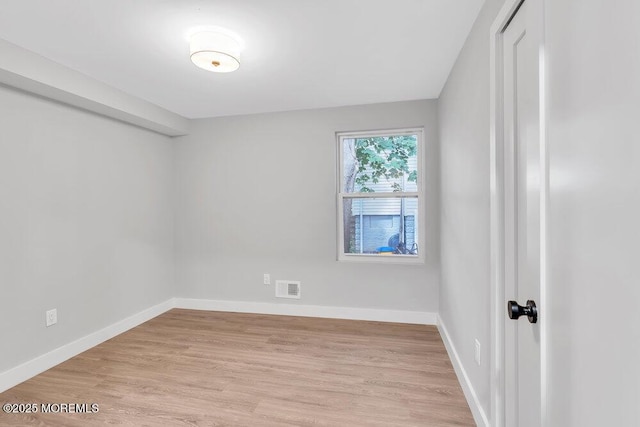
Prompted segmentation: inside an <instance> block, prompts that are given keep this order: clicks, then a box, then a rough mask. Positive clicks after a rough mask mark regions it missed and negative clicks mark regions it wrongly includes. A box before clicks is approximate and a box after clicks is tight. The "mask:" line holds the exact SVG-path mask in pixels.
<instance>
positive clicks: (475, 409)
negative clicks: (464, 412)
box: [437, 316, 490, 427]
mask: <svg viewBox="0 0 640 427" xmlns="http://www.w3.org/2000/svg"><path fill="white" fill-rule="evenodd" d="M437 320H438V330H439V331H440V336H442V341H443V342H444V346H445V347H446V349H447V353H448V354H449V359H451V363H452V364H453V369H455V371H456V375H457V376H458V381H459V382H460V385H461V386H462V391H463V392H464V397H465V398H466V399H467V403H468V404H469V408H470V409H471V414H472V415H473V419H474V420H475V422H476V424H477V425H478V426H482V427H489V426H490V424H489V418H487V414H486V413H485V411H484V409H483V408H482V405H480V400H479V399H478V395H477V394H476V392H475V390H474V388H473V385H472V384H471V381H470V380H469V376H468V375H467V372H466V371H465V369H464V366H463V365H462V361H461V360H460V356H459V355H458V352H457V351H456V348H455V347H454V345H453V342H452V341H451V337H450V336H449V333H448V332H447V328H446V326H445V325H444V323H443V322H442V318H441V317H440V316H437Z"/></svg>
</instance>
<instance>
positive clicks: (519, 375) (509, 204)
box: [502, 0, 543, 427]
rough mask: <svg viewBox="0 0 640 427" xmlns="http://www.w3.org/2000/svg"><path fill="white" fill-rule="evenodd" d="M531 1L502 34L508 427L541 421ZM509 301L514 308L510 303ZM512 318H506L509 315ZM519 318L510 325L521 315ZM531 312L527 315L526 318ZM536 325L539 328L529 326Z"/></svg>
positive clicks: (535, 80) (535, 99)
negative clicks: (534, 305)
mask: <svg viewBox="0 0 640 427" xmlns="http://www.w3.org/2000/svg"><path fill="white" fill-rule="evenodd" d="M535 1H536V0H526V1H524V2H523V3H522V5H521V6H520V8H519V9H518V11H517V12H516V14H515V16H514V17H513V19H512V20H511V22H510V23H509V24H508V26H507V27H506V29H505V30H504V32H503V38H502V40H503V45H502V46H503V49H502V55H503V57H502V59H503V60H502V64H503V70H502V71H503V74H502V76H503V96H504V98H503V114H504V116H503V124H504V129H503V135H504V139H503V150H504V151H503V156H504V162H503V165H504V170H503V177H504V182H503V186H502V188H503V189H504V195H503V196H504V198H503V200H504V227H505V228H504V234H503V235H504V287H505V288H504V296H505V301H504V306H505V311H504V316H505V320H504V333H505V336H504V346H505V347H504V350H505V352H504V357H505V366H504V367H505V372H504V378H505V396H504V399H505V418H504V420H505V426H507V427H534V426H535V427H538V426H540V423H541V412H540V409H541V397H540V390H541V387H540V386H541V383H540V378H541V376H540V373H541V372H540V323H539V321H538V320H537V319H536V318H535V317H536V316H534V312H535V311H538V313H537V314H539V315H542V314H543V310H541V309H540V307H537V308H533V307H532V306H531V305H530V306H529V307H527V308H526V309H523V308H519V307H518V306H516V305H514V301H515V302H517V303H519V304H520V305H521V306H526V304H527V301H528V300H531V301H533V302H534V303H535V302H539V301H540V280H541V273H540V272H541V262H540V261H541V253H540V250H541V222H540V220H541V218H542V217H541V214H540V208H541V205H540V201H541V198H540V195H541V185H540V183H541V179H540V177H541V175H540V164H541V163H540V158H541V154H540V153H541V152H540V148H541V145H540V113H539V106H540V102H539V98H540V96H539V69H538V67H539V52H538V37H537V34H535V31H536V30H537V28H536V25H535V21H533V16H532V15H533V10H532V8H533V7H534V6H535V5H534V4H528V3H532V2H535ZM508 301H512V302H511V306H509V305H508ZM509 311H510V312H511V316H508V314H507V313H508V312H509ZM523 313H524V315H523V316H522V317H520V318H519V319H516V318H514V319H510V318H509V317H516V316H517V315H518V314H523ZM527 314H529V316H527ZM533 321H536V323H533Z"/></svg>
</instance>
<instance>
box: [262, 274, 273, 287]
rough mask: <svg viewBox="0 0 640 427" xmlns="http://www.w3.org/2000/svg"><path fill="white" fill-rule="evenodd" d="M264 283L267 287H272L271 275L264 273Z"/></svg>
mask: <svg viewBox="0 0 640 427" xmlns="http://www.w3.org/2000/svg"><path fill="white" fill-rule="evenodd" d="M263 283H264V284H265V285H270V284H271V275H270V274H269V273H264V280H263Z"/></svg>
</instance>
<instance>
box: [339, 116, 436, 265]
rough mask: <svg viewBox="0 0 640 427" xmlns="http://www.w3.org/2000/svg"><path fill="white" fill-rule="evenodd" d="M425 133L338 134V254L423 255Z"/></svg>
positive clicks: (405, 258) (399, 258)
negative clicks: (423, 155)
mask: <svg viewBox="0 0 640 427" xmlns="http://www.w3.org/2000/svg"><path fill="white" fill-rule="evenodd" d="M422 134H423V132H422V129H402V130H391V131H376V132H344V133H338V134H337V139H338V164H339V167H338V173H339V176H338V259H339V260H341V261H346V260H348V261H376V262H422V261H423V254H422V248H421V247H420V245H421V244H422V238H421V232H422V230H423V229H424V227H422V225H421V218H422V216H423V209H422V203H423V199H424V195H423V191H424V185H423V182H422V180H423V174H422V168H421V163H422V162H421V160H420V159H421V157H422V145H423V143H422Z"/></svg>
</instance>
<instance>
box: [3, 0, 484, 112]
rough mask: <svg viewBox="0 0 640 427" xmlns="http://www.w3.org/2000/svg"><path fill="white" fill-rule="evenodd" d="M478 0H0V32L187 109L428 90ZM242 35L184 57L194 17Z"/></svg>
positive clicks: (442, 77) (418, 94)
mask: <svg viewBox="0 0 640 427" xmlns="http://www.w3.org/2000/svg"><path fill="white" fill-rule="evenodd" d="M483 2H484V0H91V1H89V0H0V38H2V39H5V40H7V41H9V42H11V43H14V44H16V45H18V46H21V47H23V48H25V49H28V50H31V51H33V52H36V53H38V54H40V55H43V56H45V57H47V58H49V59H51V60H54V61H56V62H58V63H61V64H63V65H66V66H68V67H70V68H72V69H75V70H77V71H80V72H82V73H84V74H87V75H89V76H91V77H93V78H95V79H97V80H100V81H102V82H105V83H107V84H109V85H111V86H113V87H116V88H118V89H121V90H123V91H125V92H127V93H129V94H131V95H134V96H137V97H139V98H142V99H145V100H147V101H150V102H152V103H154V104H157V105H159V106H161V107H164V108H166V109H168V110H170V111H173V112H175V113H178V114H180V115H183V116H185V117H188V118H201V117H214V116H225V115H234V114H249V113H260V112H268V111H286V110H297V109H306V108H318V107H334V106H341V105H357V104H368V103H375V102H390V101H402V100H411V99H424V98H437V97H438V96H439V95H440V91H441V90H442V87H443V85H444V83H445V81H446V79H447V76H448V74H449V71H450V70H451V67H452V66H453V63H454V61H455V59H456V57H457V56H458V53H459V51H460V49H461V47H462V45H463V43H464V40H465V38H466V37H467V34H468V33H469V30H470V29H471V25H472V24H473V21H474V20H475V18H476V16H477V14H478V11H479V10H480V7H481V6H482V3H483ZM208 26H219V27H224V28H227V29H229V30H232V31H234V32H235V33H237V34H238V35H239V36H240V37H241V38H242V39H243V41H244V43H245V49H244V51H243V53H242V58H241V66H240V69H239V70H238V71H236V72H234V73H230V74H218V73H210V72H207V71H204V70H201V69H199V68H197V67H195V66H194V65H193V64H192V63H191V62H190V60H189V43H188V35H189V33H190V32H192V31H193V30H194V29H197V28H203V27H208Z"/></svg>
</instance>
